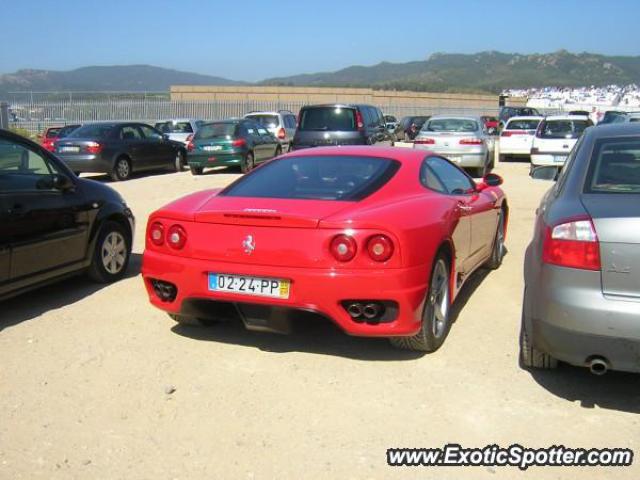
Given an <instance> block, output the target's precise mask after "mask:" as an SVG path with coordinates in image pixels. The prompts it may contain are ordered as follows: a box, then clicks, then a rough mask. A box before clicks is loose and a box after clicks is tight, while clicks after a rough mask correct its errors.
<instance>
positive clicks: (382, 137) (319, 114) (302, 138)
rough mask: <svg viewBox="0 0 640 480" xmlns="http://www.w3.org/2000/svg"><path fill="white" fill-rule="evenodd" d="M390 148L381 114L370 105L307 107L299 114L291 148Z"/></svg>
mask: <svg viewBox="0 0 640 480" xmlns="http://www.w3.org/2000/svg"><path fill="white" fill-rule="evenodd" d="M328 145H393V138H392V136H391V134H390V133H389V132H388V131H387V129H386V128H385V123H384V117H383V115H382V111H380V109H379V108H378V107H373V106H371V105H342V104H327V105H307V106H304V107H302V109H301V110H300V114H299V122H298V129H297V130H296V134H295V136H294V137H293V143H292V144H291V148H292V149H293V150H299V149H301V148H309V147H322V146H328Z"/></svg>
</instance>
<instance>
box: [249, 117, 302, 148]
mask: <svg viewBox="0 0 640 480" xmlns="http://www.w3.org/2000/svg"><path fill="white" fill-rule="evenodd" d="M244 118H249V119H251V120H253V121H255V122H258V123H260V124H262V125H264V127H265V128H266V129H267V130H269V132H271V134H272V135H273V136H274V137H276V138H277V139H278V143H279V144H280V147H281V148H282V151H283V152H288V151H289V149H290V146H291V141H292V140H293V136H294V135H295V133H296V124H297V120H296V117H295V115H294V114H293V113H292V112H290V111H289V110H278V111H277V112H250V113H247V114H246V115H245V116H244Z"/></svg>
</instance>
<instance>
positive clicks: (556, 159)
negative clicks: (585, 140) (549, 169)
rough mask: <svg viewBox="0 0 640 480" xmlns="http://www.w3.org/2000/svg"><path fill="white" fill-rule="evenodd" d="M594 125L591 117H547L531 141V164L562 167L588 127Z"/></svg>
mask: <svg viewBox="0 0 640 480" xmlns="http://www.w3.org/2000/svg"><path fill="white" fill-rule="evenodd" d="M591 125H593V123H592V122H591V120H590V119H589V117H583V116H576V115H554V116H549V117H545V118H544V119H543V120H542V121H541V122H540V124H539V125H538V130H536V134H535V136H534V138H533V142H532V143H531V165H532V166H533V165H555V166H557V167H561V166H562V165H564V162H565V161H566V160H567V156H568V155H569V152H570V151H571V149H572V148H573V146H574V145H575V144H576V142H577V141H578V138H580V135H582V132H584V130H585V129H586V128H587V127H590V126H591Z"/></svg>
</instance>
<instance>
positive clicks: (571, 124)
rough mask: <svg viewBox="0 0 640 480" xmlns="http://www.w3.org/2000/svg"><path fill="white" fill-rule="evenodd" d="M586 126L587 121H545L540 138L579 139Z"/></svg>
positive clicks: (587, 124)
mask: <svg viewBox="0 0 640 480" xmlns="http://www.w3.org/2000/svg"><path fill="white" fill-rule="evenodd" d="M588 126H589V121H588V120H547V121H545V122H544V126H543V128H542V132H540V138H579V137H580V135H582V132H584V130H585V128H587V127H588Z"/></svg>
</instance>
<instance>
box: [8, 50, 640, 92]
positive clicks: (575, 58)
mask: <svg viewBox="0 0 640 480" xmlns="http://www.w3.org/2000/svg"><path fill="white" fill-rule="evenodd" d="M630 83H638V84H640V57H624V56H605V55H598V54H592V53H579V54H574V53H570V52H567V51H565V50H560V51H558V52H554V53H548V54H531V55H521V54H512V53H500V52H495V51H490V52H480V53H476V54H446V53H436V54H433V55H431V56H430V57H429V58H428V59H426V60H423V61H415V62H407V63H391V62H382V63H380V64H378V65H373V66H351V67H347V68H344V69H341V70H338V71H335V72H323V73H312V74H301V75H294V76H288V77H277V78H269V79H266V80H263V81H261V82H257V83H256V84H257V85H286V86H318V87H332V86H334V87H345V86H349V87H372V88H376V89H391V90H414V91H433V92H478V93H481V92H485V93H497V92H499V91H501V90H503V89H505V88H527V87H543V86H565V87H576V86H588V85H596V86H602V85H609V84H618V85H625V84H630ZM171 85H251V84H250V83H248V82H238V81H234V80H229V79H226V78H222V77H214V76H209V75H201V74H197V73H189V72H181V71H178V70H171V69H166V68H161V67H154V66H150V65H127V66H101V67H84V68H78V69H76V70H70V71H53V70H19V71H17V72H15V73H12V74H5V75H0V94H2V93H7V92H15V91H128V92H142V91H147V92H159V91H168V90H169V87H170V86H171Z"/></svg>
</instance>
